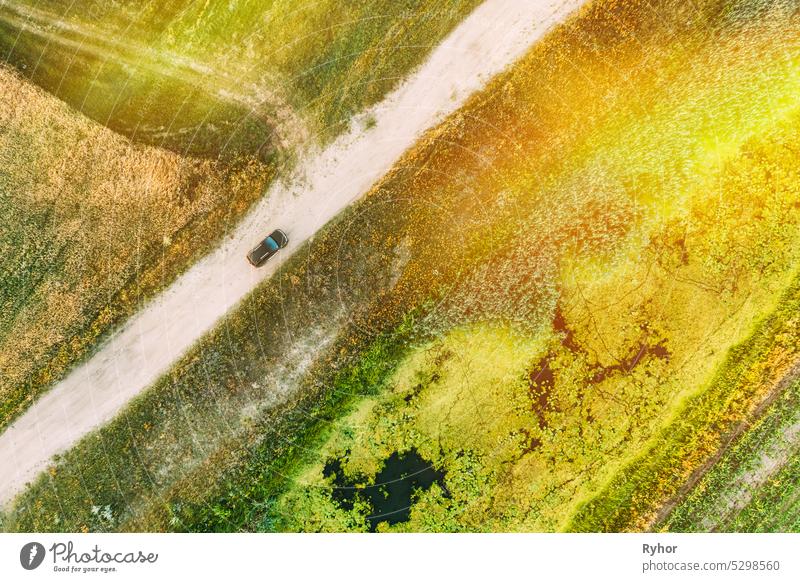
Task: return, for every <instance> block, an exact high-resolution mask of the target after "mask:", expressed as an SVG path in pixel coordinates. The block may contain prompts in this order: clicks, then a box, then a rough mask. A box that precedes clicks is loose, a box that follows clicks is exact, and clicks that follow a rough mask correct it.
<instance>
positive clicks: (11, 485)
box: [0, 0, 586, 504]
mask: <svg viewBox="0 0 800 582" xmlns="http://www.w3.org/2000/svg"><path fill="white" fill-rule="evenodd" d="M585 2H586V0H486V1H485V2H484V3H483V4H481V5H480V6H479V7H478V8H477V9H476V10H475V11H474V12H473V13H472V14H470V15H469V16H468V17H467V18H466V19H465V20H464V21H463V22H462V23H461V24H460V25H459V26H458V27H457V28H456V29H455V30H453V32H452V33H451V34H450V35H449V36H448V37H447V38H446V39H445V40H444V41H443V42H442V44H441V45H439V46H438V47H437V48H436V49H435V50H434V51H433V52H432V53H431V55H430V56H429V58H428V59H427V61H426V62H425V63H424V64H423V65H422V67H420V68H419V69H418V70H417V71H416V72H415V73H414V74H413V75H412V76H411V77H409V78H408V79H407V80H406V81H405V82H404V83H403V84H402V85H401V86H400V87H399V88H398V89H397V90H396V91H394V92H393V93H392V94H391V95H389V96H388V97H387V98H386V99H385V100H384V101H383V102H381V103H380V104H378V105H377V106H375V107H374V108H373V109H372V111H371V112H370V114H371V116H372V117H373V118H374V119H375V121H376V123H375V124H374V125H372V127H370V128H369V129H358V128H357V129H353V130H352V131H350V132H349V133H348V134H346V135H344V136H342V137H340V138H339V139H337V140H336V141H335V142H333V143H332V144H331V145H330V146H328V147H326V148H325V149H324V150H323V151H321V152H318V153H316V154H314V155H310V156H308V158H307V160H306V161H305V162H302V163H301V164H300V168H299V169H298V179H295V180H292V181H290V182H287V184H298V185H296V186H292V185H286V184H283V183H276V184H275V185H274V186H273V187H272V188H271V190H270V191H269V192H268V193H267V194H266V196H265V197H264V200H263V201H262V202H261V203H259V205H258V206H257V207H256V208H255V209H254V210H253V211H252V212H251V213H250V214H249V215H248V216H247V217H246V218H245V219H244V220H243V221H242V223H241V224H239V225H238V226H237V228H236V230H235V231H234V232H233V234H232V237H231V238H230V239H228V240H226V242H224V243H223V244H222V245H221V246H220V247H219V248H217V249H216V250H214V251H213V252H211V253H210V254H209V255H208V256H206V257H205V258H204V259H202V260H201V261H199V262H198V263H197V264H195V265H194V266H193V267H192V268H191V269H190V270H189V271H188V272H187V273H186V274H185V275H183V276H182V277H180V278H179V279H178V280H177V281H175V283H174V284H173V285H172V286H171V287H170V288H169V289H167V290H166V291H165V292H164V293H163V294H161V295H160V296H159V297H157V298H156V299H154V300H153V301H152V302H151V303H149V304H148V305H147V306H146V307H145V308H144V309H143V310H142V311H140V312H139V313H138V314H137V315H135V316H134V317H132V318H131V319H130V320H129V321H128V322H127V323H126V324H125V325H124V326H123V327H121V328H120V329H119V330H118V331H116V332H115V333H114V335H113V336H112V337H111V338H110V339H109V340H108V341H107V342H106V343H105V344H104V345H103V346H102V347H101V349H99V350H98V352H97V353H96V354H95V355H94V356H93V357H92V358H90V359H89V360H88V361H86V362H85V363H84V364H82V365H81V366H79V367H77V368H76V369H75V370H73V371H72V372H71V373H70V374H69V375H68V376H67V377H66V378H65V379H64V380H62V381H61V382H59V383H58V384H57V385H56V386H54V387H53V388H52V390H50V391H49V392H48V393H47V394H45V395H44V396H43V397H42V398H40V399H39V400H38V401H37V402H36V403H35V404H33V405H32V406H31V407H30V408H29V409H28V411H27V412H26V413H25V414H24V415H22V416H21V417H20V418H19V419H17V421H16V422H14V423H13V424H12V425H11V426H10V427H9V428H8V429H7V430H6V431H5V432H4V433H3V434H2V435H0V467H2V472H0V503H2V504H7V503H8V502H9V501H11V500H12V499H13V497H14V495H16V494H17V493H18V492H19V491H20V490H21V489H22V488H23V487H24V486H25V484H26V483H27V482H29V481H31V480H32V479H33V478H35V477H36V476H37V474H38V473H39V472H40V471H42V470H43V469H44V468H46V467H47V465H48V463H49V462H50V459H52V457H53V455H55V454H57V453H60V452H62V451H64V450H66V449H68V448H69V447H71V446H72V445H73V444H75V443H76V442H77V441H78V440H79V439H80V438H81V437H83V436H84V435H86V434H87V433H88V432H90V431H91V430H93V429H95V428H97V427H99V426H101V425H102V424H104V423H106V422H108V421H109V420H110V419H111V418H113V417H114V415H116V414H117V413H118V412H119V411H120V409H121V408H122V407H124V406H125V405H126V404H127V403H128V402H129V401H130V400H131V398H133V397H134V396H136V395H137V394H138V393H140V392H141V391H142V390H144V389H145V388H147V387H148V386H149V385H150V384H152V383H153V382H154V381H155V380H156V379H157V378H158V377H159V376H161V375H162V374H164V373H165V372H166V371H167V370H168V369H169V368H170V366H172V365H173V364H174V363H175V362H176V360H178V359H179V358H180V357H181V356H182V355H183V354H185V353H186V351H187V350H188V349H189V348H190V347H191V346H192V344H194V343H195V341H197V340H198V339H199V338H200V337H201V336H202V335H203V334H205V333H206V332H208V331H209V330H210V329H211V328H212V327H213V326H214V324H215V323H217V321H219V319H220V318H221V317H223V316H224V315H225V314H226V313H227V312H228V311H229V310H230V309H231V308H232V307H233V306H234V305H236V304H237V303H238V302H239V301H241V299H242V298H244V296H245V295H247V294H248V293H249V292H250V291H252V290H253V289H254V288H255V287H256V286H257V285H258V284H259V283H260V282H261V281H263V280H264V279H265V278H267V277H269V276H270V275H271V274H272V273H274V272H275V270H276V269H277V268H278V267H279V265H280V263H281V259H286V258H287V257H288V256H289V255H290V254H291V253H292V252H293V251H294V250H295V249H296V248H297V247H298V246H300V245H301V244H302V243H303V242H305V241H306V240H308V239H309V238H310V237H311V236H312V235H313V234H314V233H315V232H317V230H319V229H320V228H321V227H322V226H323V225H324V224H325V223H327V222H328V221H330V220H331V219H332V218H333V217H334V216H336V215H337V214H338V213H339V212H341V211H342V210H343V209H345V208H346V207H347V206H348V205H350V204H351V203H352V202H354V201H355V200H357V199H358V198H359V197H361V196H362V195H363V194H365V193H366V192H367V191H368V190H369V188H370V186H371V185H372V184H374V183H375V182H376V181H377V180H378V179H379V178H380V177H381V176H382V175H384V174H385V173H386V172H387V171H389V169H390V168H391V167H392V165H393V164H394V163H395V162H396V161H397V159H398V158H399V157H400V156H401V155H402V153H403V152H404V151H405V150H406V149H408V148H409V147H410V146H412V145H413V144H414V142H415V141H416V140H417V139H418V138H419V137H420V136H421V134H422V133H423V132H424V131H425V130H427V129H429V128H431V127H433V126H434V125H436V124H437V123H438V122H440V121H442V120H443V119H444V118H445V117H446V116H447V115H448V114H450V113H452V112H453V111H455V110H456V109H458V108H459V107H460V106H461V105H462V104H463V103H464V101H465V100H466V98H467V97H469V95H471V94H472V93H473V92H475V91H476V90H478V89H480V88H481V87H483V85H484V84H485V83H486V81H487V80H488V79H489V78H491V77H492V76H493V75H495V74H497V73H498V72H500V71H502V70H503V69H505V68H506V67H507V66H508V65H510V64H511V63H513V62H514V61H516V60H517V59H518V58H519V57H521V56H522V55H523V54H524V53H525V51H526V50H527V49H528V48H529V47H530V46H531V45H532V44H533V43H534V42H536V41H537V40H538V39H539V38H541V37H542V35H543V34H544V33H545V32H547V31H548V30H549V29H550V28H552V27H553V26H554V25H555V24H557V23H559V22H561V21H563V20H564V19H565V18H566V17H567V16H568V15H569V14H570V13H572V12H573V11H574V10H576V9H577V8H578V7H580V6H581V5H582V4H584V3H585ZM273 228H282V229H283V230H285V231H286V233H287V234H288V235H289V238H290V241H291V242H290V243H289V246H288V247H287V248H286V249H284V250H283V251H281V253H280V254H279V255H278V257H276V258H275V259H273V260H272V261H271V262H269V263H267V264H266V265H265V266H264V267H262V268H261V269H253V268H252V267H251V266H250V265H249V264H248V262H247V261H246V260H245V254H246V253H247V251H249V250H250V248H252V247H253V246H254V245H255V244H256V243H257V242H258V240H259V239H260V238H262V237H264V236H265V235H266V234H267V233H269V232H270V231H271V230H272V229H273Z"/></svg>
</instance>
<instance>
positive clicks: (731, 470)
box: [658, 380, 800, 531]
mask: <svg viewBox="0 0 800 582" xmlns="http://www.w3.org/2000/svg"><path fill="white" fill-rule="evenodd" d="M798 410H800V382H798V381H797V380H795V381H793V382H789V383H788V385H787V387H786V388H785V390H784V391H783V392H782V393H781V394H780V395H779V396H778V398H777V399H776V401H775V402H774V403H773V404H772V405H771V406H770V407H769V408H768V409H767V410H766V411H765V413H764V414H763V415H762V416H761V417H760V418H759V419H758V420H757V421H756V422H754V423H753V425H752V426H751V427H749V428H748V430H747V431H746V432H744V433H743V434H742V435H741V437H740V438H738V439H737V440H736V441H735V442H734V443H733V444H732V445H731V446H730V447H729V448H728V449H727V450H726V451H725V452H724V454H723V455H722V456H721V457H720V459H719V461H717V462H716V463H715V464H714V466H713V467H712V468H711V470H710V471H708V472H707V473H706V474H705V475H704V476H703V477H702V479H701V480H700V481H698V483H697V485H696V486H695V487H693V488H692V490H691V492H690V493H689V494H688V495H687V496H686V498H685V499H684V500H683V501H682V502H681V503H680V504H678V505H677V506H676V507H675V509H674V510H673V511H671V512H670V514H669V515H668V516H667V518H666V519H665V520H664V521H663V523H662V524H659V525H658V527H659V528H663V529H665V530H668V531H708V530H710V529H712V530H714V531H785V530H787V529H792V528H795V529H796V527H797V513H796V511H794V512H793V511H791V509H792V508H791V507H790V506H787V505H788V504H787V503H785V502H786V501H788V500H789V499H790V498H791V497H792V496H794V494H795V493H796V486H797V484H796V481H795V480H794V479H792V478H791V477H790V476H791V475H792V474H795V475H796V474H797V473H796V471H797V461H796V459H797V449H798V445H797V442H795V440H794V439H795V437H794V434H795V431H796V429H794V428H793V427H795V426H796V425H797V423H798V422H800V419H799V418H798ZM793 471H794V473H792V472H793ZM777 507H780V508H781V510H780V511H776V510H775V508H777Z"/></svg>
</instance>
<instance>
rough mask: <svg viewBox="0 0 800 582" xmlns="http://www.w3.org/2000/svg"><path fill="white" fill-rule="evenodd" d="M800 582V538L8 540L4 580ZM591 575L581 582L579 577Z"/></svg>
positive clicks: (0, 576) (2, 542) (0, 566)
mask: <svg viewBox="0 0 800 582" xmlns="http://www.w3.org/2000/svg"><path fill="white" fill-rule="evenodd" d="M187 576H197V577H198V578H196V579H199V580H213V579H218V580H237V579H242V578H240V577H242V576H247V577H248V578H247V579H257V580H315V579H319V580H324V581H326V582H331V581H337V580H342V581H347V582H356V581H360V580H369V581H375V580H381V581H383V580H398V581H399V580H402V581H408V580H433V579H441V580H460V579H463V580H482V579H485V580H515V581H519V582H522V581H525V580H547V579H557V580H563V579H566V580H573V579H574V580H577V579H587V580H614V581H625V580H676V581H677V580H698V581H699V580H719V581H725V582H727V581H737V580H741V581H745V580H759V581H761V580H764V581H770V580H776V581H777V580H793V581H796V580H800V534H394V535H392V534H170V535H166V534H35V533H33V534H2V535H0V580H9V581H11V580H13V581H16V580H51V579H52V580H65V579H68V578H69V579H71V580H88V579H93V580H94V579H97V580H115V581H123V580H136V581H141V580H147V581H148V582H154V581H158V580H170V581H172V580H185V579H189V578H187ZM579 577H580V578H579Z"/></svg>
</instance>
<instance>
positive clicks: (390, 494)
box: [323, 449, 447, 531]
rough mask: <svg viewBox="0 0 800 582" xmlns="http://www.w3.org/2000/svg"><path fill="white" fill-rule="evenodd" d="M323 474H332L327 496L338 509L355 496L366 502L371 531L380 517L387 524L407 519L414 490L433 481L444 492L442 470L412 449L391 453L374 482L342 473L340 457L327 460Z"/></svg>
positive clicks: (349, 506)
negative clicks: (329, 493) (329, 490)
mask: <svg viewBox="0 0 800 582" xmlns="http://www.w3.org/2000/svg"><path fill="white" fill-rule="evenodd" d="M323 475H324V476H325V477H331V476H332V477H333V489H332V491H331V497H332V498H333V499H334V500H335V501H336V502H337V503H338V504H339V506H340V507H341V508H342V509H346V510H351V509H353V507H354V504H355V501H356V500H357V499H360V500H362V501H366V502H367V503H368V504H369V506H370V508H371V512H370V515H369V516H368V517H367V522H368V523H369V529H370V531H375V529H376V528H377V526H378V524H379V523H381V522H384V521H385V522H387V523H388V524H389V525H391V524H394V523H401V522H404V521H408V519H409V517H410V515H411V503H412V495H413V494H414V492H415V491H425V490H427V489H430V487H431V486H432V485H433V484H434V483H436V484H437V485H439V486H440V487H441V488H442V489H444V490H445V494H447V490H446V488H445V486H444V477H445V472H444V471H442V470H437V469H435V468H434V467H433V466H432V465H431V463H430V461H427V460H426V459H423V458H422V456H420V454H419V453H418V452H417V451H416V449H411V450H410V451H406V452H403V453H398V452H394V453H392V454H391V455H390V456H389V458H388V459H386V461H385V462H384V464H383V469H382V470H381V471H380V473H378V474H377V475H376V476H375V484H374V485H373V484H367V479H366V477H355V478H351V477H346V476H345V474H344V471H343V470H342V460H341V459H330V460H328V462H327V463H326V464H325V468H324V469H323Z"/></svg>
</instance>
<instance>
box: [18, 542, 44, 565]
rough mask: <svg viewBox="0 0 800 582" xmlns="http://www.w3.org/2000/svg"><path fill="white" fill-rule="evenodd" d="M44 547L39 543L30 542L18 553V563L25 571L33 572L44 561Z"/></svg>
mask: <svg viewBox="0 0 800 582" xmlns="http://www.w3.org/2000/svg"><path fill="white" fill-rule="evenodd" d="M44 554H45V551H44V546H43V545H42V544H40V543H39V542H30V543H27V544H25V545H24V546H22V549H21V550H20V551H19V563H20V564H22V567H23V568H25V569H26V570H35V569H36V568H38V567H39V566H41V565H42V562H43V561H44Z"/></svg>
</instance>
